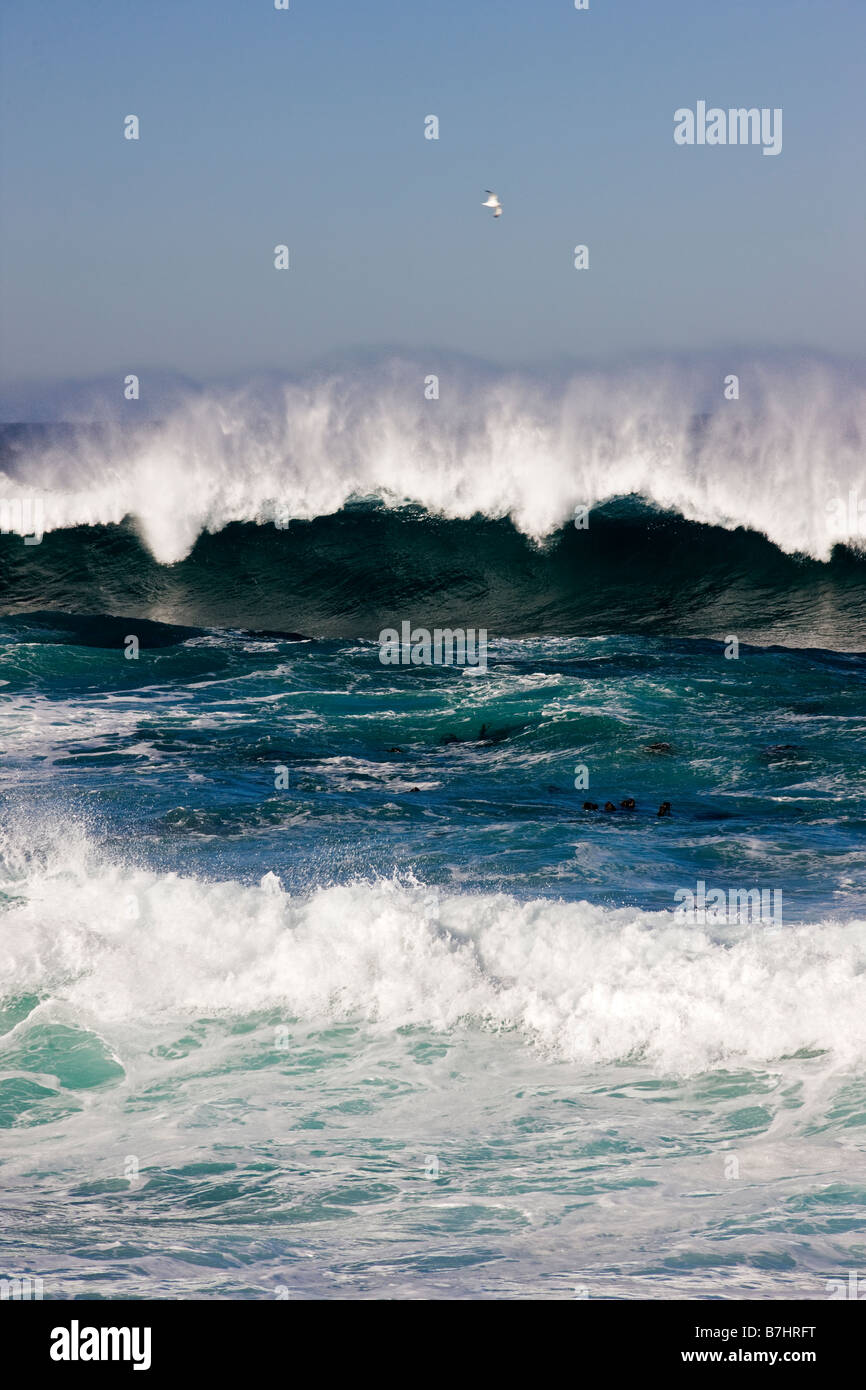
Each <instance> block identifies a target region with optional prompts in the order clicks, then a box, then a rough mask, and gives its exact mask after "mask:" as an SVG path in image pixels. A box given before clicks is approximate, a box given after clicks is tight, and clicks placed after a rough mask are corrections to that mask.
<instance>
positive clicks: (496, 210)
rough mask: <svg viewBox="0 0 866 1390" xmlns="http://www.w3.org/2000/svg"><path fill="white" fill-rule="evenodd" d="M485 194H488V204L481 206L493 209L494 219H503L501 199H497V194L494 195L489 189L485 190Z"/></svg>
mask: <svg viewBox="0 0 866 1390" xmlns="http://www.w3.org/2000/svg"><path fill="white" fill-rule="evenodd" d="M485 192H486V194H487V202H486V203H482V204H481V206H482V207H483V208H492V209H493V216H494V217H501V216H502V204H501V203H500V201H499V199H498V198H497V196H496V194H495V193H492V192H491V190H490V189H489V188H487V189H485Z"/></svg>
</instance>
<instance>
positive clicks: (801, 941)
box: [0, 825, 866, 1075]
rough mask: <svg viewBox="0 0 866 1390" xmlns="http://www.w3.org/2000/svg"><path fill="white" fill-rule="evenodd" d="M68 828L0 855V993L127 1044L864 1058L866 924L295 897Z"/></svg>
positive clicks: (380, 889)
mask: <svg viewBox="0 0 866 1390" xmlns="http://www.w3.org/2000/svg"><path fill="white" fill-rule="evenodd" d="M58 830H59V831H60V832H61V833H60V834H58V839H57V840H56V841H55V848H54V849H52V850H51V851H49V852H48V853H46V854H43V855H37V854H34V853H33V852H32V850H31V848H30V844H29V842H28V840H27V839H26V838H25V839H14V840H13V839H10V838H9V837H7V838H6V841H5V844H4V846H3V855H2V865H3V867H2V880H3V881H0V892H2V893H4V894H6V895H8V898H9V901H7V903H6V905H5V910H4V911H3V912H2V913H0V922H2V937H3V947H4V949H3V954H2V964H0V997H6V998H9V997H14V996H20V995H24V994H39V995H40V996H42V997H43V999H44V1003H43V1005H41V1006H40V1007H41V1008H42V1010H43V1011H47V1012H48V1013H50V1014H51V1015H52V1016H55V1017H60V1018H61V1019H64V1020H65V1021H74V1022H76V1023H79V1024H81V1025H82V1026H84V1027H87V1028H91V1029H93V1030H95V1031H97V1032H99V1033H101V1035H102V1036H103V1037H105V1038H106V1039H107V1040H108V1041H110V1042H111V1043H112V1044H113V1045H118V1046H120V1047H121V1050H124V1051H125V1050H126V1048H127V1047H128V1046H132V1048H133V1050H135V1038H136V1036H138V1035H140V1038H139V1040H140V1041H141V1042H145V1041H147V1042H148V1044H149V1043H152V1039H153V1032H154V1030H157V1031H158V1030H160V1028H161V1027H162V1025H170V1024H172V1023H175V1022H177V1021H182V1020H189V1019H194V1018H197V1017H204V1016H213V1015H214V1014H224V1015H234V1016H237V1015H244V1014H253V1013H256V1012H258V1011H262V1010H273V1009H277V1008H278V1009H281V1010H283V1011H284V1013H285V1016H286V1017H295V1018H298V1019H300V1020H301V1021H302V1022H306V1023H327V1022H333V1021H339V1020H355V1021H359V1022H362V1023H364V1024H365V1025H367V1026H369V1027H370V1028H371V1029H372V1030H373V1031H374V1032H375V1031H383V1032H393V1031H394V1030H396V1029H398V1028H401V1027H405V1026H407V1025H422V1026H426V1027H429V1028H433V1029H435V1030H439V1031H443V1032H445V1031H453V1030H458V1031H459V1030H466V1029H469V1030H470V1031H471V1030H475V1029H478V1028H479V1027H480V1028H482V1029H483V1030H485V1031H489V1030H494V1031H497V1030H502V1029H506V1030H515V1031H516V1033H517V1035H518V1036H520V1037H521V1038H522V1039H523V1040H524V1042H525V1044H526V1045H527V1046H528V1047H529V1048H530V1049H532V1050H536V1051H539V1052H541V1053H542V1054H545V1055H548V1056H550V1057H551V1058H552V1059H559V1060H568V1061H574V1062H580V1063H586V1064H590V1063H591V1064H597V1063H608V1062H614V1061H617V1060H622V1059H627V1058H631V1059H633V1060H634V1059H638V1058H639V1059H641V1060H642V1061H644V1062H646V1063H648V1064H651V1065H652V1066H653V1067H654V1068H656V1069H659V1070H661V1071H663V1072H666V1073H669V1074H680V1075H685V1074H694V1073H696V1072H700V1071H703V1070H705V1069H707V1068H712V1067H715V1066H719V1065H730V1064H731V1063H735V1062H743V1063H747V1062H748V1063H767V1062H770V1061H773V1060H774V1059H778V1058H780V1057H782V1056H785V1055H788V1056H790V1055H791V1054H792V1053H795V1052H797V1051H799V1050H800V1049H812V1050H816V1049H818V1050H825V1051H826V1053H827V1054H828V1058H827V1060H828V1061H831V1062H832V1063H833V1064H837V1063H838V1064H840V1065H848V1064H851V1063H854V1062H856V1061H857V1060H858V1059H860V1058H862V1057H863V1056H864V1055H866V1010H864V988H863V982H864V978H866V975H864V971H866V923H863V922H852V923H847V924H840V923H833V922H825V923H818V924H813V925H801V926H796V927H787V928H783V929H782V930H780V931H778V932H772V931H769V932H768V931H767V930H766V929H765V928H762V927H760V926H756V927H742V928H735V929H732V928H726V929H725V931H724V932H722V933H719V932H718V931H716V930H715V929H713V928H704V927H699V926H686V925H682V924H679V923H676V922H675V921H674V920H673V918H672V916H671V915H670V914H666V913H651V914H650V913H643V912H639V911H637V910H633V909H627V908H620V909H605V908H602V907H597V906H591V905H589V904H586V903H563V902H557V901H550V900H540V901H534V902H528V903H521V902H519V901H517V900H516V899H514V898H511V897H508V896H505V895H502V894H497V895H484V896H470V895H448V894H443V895H442V896H441V897H437V896H436V895H435V894H431V893H430V892H429V891H428V890H427V889H425V888H424V887H423V886H422V885H415V884H413V883H411V882H409V883H406V882H402V883H400V882H377V883H366V882H359V883H355V884H349V885H345V886H340V887H332V888H323V889H320V890H318V891H316V892H314V893H313V894H312V895H311V896H309V897H293V896H292V895H291V894H289V893H286V892H285V891H284V890H283V888H282V886H281V885H280V883H279V880H277V879H276V878H275V877H274V876H273V875H270V876H266V877H265V879H264V880H263V883H262V885H261V886H244V885H242V884H239V883H237V882H216V883H208V882H202V881H199V880H197V879H195V878H181V877H178V876H176V875H174V874H168V875H159V874H155V873H153V872H150V871H144V870H138V869H132V868H124V867H123V866H120V865H118V864H113V863H111V862H110V861H108V860H107V859H106V858H105V857H104V856H103V854H102V852H101V851H98V850H97V849H96V848H94V846H93V845H92V844H91V843H90V842H89V841H88V839H87V837H86V835H85V834H84V833H82V832H81V831H80V830H76V829H75V827H74V826H68V825H67V826H65V827H62V828H60V827H58ZM61 836H62V838H61ZM61 843H62V846H63V847H62V848H60V844H61Z"/></svg>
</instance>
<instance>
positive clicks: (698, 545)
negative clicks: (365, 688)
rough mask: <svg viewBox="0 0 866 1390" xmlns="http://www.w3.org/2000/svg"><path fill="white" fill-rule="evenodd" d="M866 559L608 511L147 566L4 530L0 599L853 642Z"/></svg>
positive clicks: (262, 533)
mask: <svg viewBox="0 0 866 1390" xmlns="http://www.w3.org/2000/svg"><path fill="white" fill-rule="evenodd" d="M864 595H866V560H864V559H863V558H862V557H858V556H857V555H856V554H854V553H853V552H850V551H847V550H844V549H842V548H837V550H836V552H835V554H834V557H833V559H832V560H831V561H830V562H827V563H821V562H818V561H816V560H808V559H803V558H796V557H793V556H790V555H786V554H784V553H783V552H781V551H780V550H778V549H777V548H776V547H775V546H774V545H773V544H772V543H771V542H770V541H768V540H766V539H765V538H764V537H762V536H759V535H757V534H756V533H754V532H749V531H745V530H735V531H726V530H722V529H720V528H717V527H710V526H702V525H698V524H697V523H691V522H687V521H684V520H683V519H682V518H678V517H675V516H671V515H667V514H661V513H659V512H656V511H653V510H650V509H648V508H646V507H645V506H642V505H641V504H639V503H637V502H631V503H629V502H620V503H616V504H614V503H609V504H607V505H606V506H604V507H601V508H598V509H596V510H595V511H593V512H592V513H591V517H590V525H589V527H588V529H586V530H578V529H576V528H575V527H574V526H570V527H568V528H566V529H563V530H561V531H560V532H558V533H557V534H556V535H555V536H554V537H552V538H551V539H550V540H549V541H548V542H546V543H545V544H543V545H538V544H534V543H533V542H531V541H529V540H528V539H527V538H526V537H524V536H522V535H521V534H520V533H519V532H517V531H516V530H515V529H514V527H513V526H512V525H511V523H510V522H508V521H489V520H481V519H476V520H473V521H455V520H450V521H449V520H442V519H437V518H433V517H430V516H428V515H426V514H425V513H423V512H419V511H418V510H417V509H404V510H403V511H400V512H391V511H386V510H385V509H382V508H370V507H366V508H364V507H356V508H350V509H347V510H345V511H342V512H340V513H338V514H337V515H335V516H329V517H321V518H319V519H317V520H316V521H312V522H299V521H295V522H291V523H289V524H288V525H287V527H286V528H285V529H283V530H281V529H278V528H276V527H274V526H271V525H267V526H253V525H249V524H239V523H234V524H232V525H229V526H227V527H226V528H225V529H224V530H222V531H220V532H218V533H217V534H216V535H210V534H204V535H202V536H201V537H200V538H199V539H198V541H197V543H196V545H195V547H194V549H193V551H192V553H191V554H190V555H189V556H188V558H187V559H185V560H182V561H180V562H179V563H177V564H173V565H169V566H166V565H160V564H158V563H157V562H156V561H155V560H154V558H153V557H152V555H151V554H150V553H149V551H148V550H147V549H146V548H144V547H143V546H142V544H141V543H140V541H139V540H138V538H137V535H136V532H135V529H134V527H133V526H132V524H125V525H123V526H117V527H106V526H99V527H88V528H77V529H74V530H72V531H58V532H52V533H50V534H47V535H46V536H45V537H44V538H43V540H42V542H41V544H40V545H38V546H32V547H26V546H24V545H23V543H22V540H21V538H20V537H19V536H0V607H2V610H3V611H5V612H7V613H20V612H25V611H28V610H38V609H49V610H63V611H66V612H69V613H75V614H79V615H83V614H90V615H98V614H106V613H107V614H116V615H121V616H124V617H127V616H128V617H136V618H142V619H144V618H146V619H151V620H159V621H164V622H169V623H174V624H186V625H192V626H197V627H225V628H244V629H254V630H260V629H270V630H277V631H287V630H288V631H295V632H301V633H305V634H307V635H310V636H318V637H368V638H370V637H376V636H377V635H378V633H379V632H380V631H381V629H382V628H384V627H388V626H392V625H393V624H394V623H395V622H398V623H399V621H400V620H402V619H403V618H405V617H408V618H409V619H410V620H411V621H413V622H417V623H419V624H421V625H423V626H427V627H431V628H432V627H434V626H448V625H450V624H455V625H460V626H470V627H475V628H479V627H483V628H486V629H487V631H488V633H489V634H490V635H491V636H503V637H506V636H508V637H520V636H530V635H542V634H550V635H558V636H578V635H591V634H597V633H610V632H622V633H638V632H648V633H669V634H673V635H684V636H685V635H687V636H705V637H717V638H722V637H725V636H726V635H727V634H728V633H729V632H733V633H736V634H737V635H738V636H739V637H740V639H741V640H745V641H751V642H754V643H759V644H767V643H773V642H778V643H787V644H790V645H798V646H803V645H806V646H815V647H827V648H832V649H835V650H839V651H852V650H855V651H856V650H862V649H864V648H866V606H864V602H863V600H864Z"/></svg>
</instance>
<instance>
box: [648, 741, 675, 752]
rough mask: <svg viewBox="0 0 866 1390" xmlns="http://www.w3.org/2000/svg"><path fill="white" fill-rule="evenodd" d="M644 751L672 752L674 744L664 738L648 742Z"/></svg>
mask: <svg viewBox="0 0 866 1390" xmlns="http://www.w3.org/2000/svg"><path fill="white" fill-rule="evenodd" d="M644 751H645V752H647V753H672V752H673V751H674V749H673V744H671V743H665V742H664V740H660V741H659V742H658V743H648V744H646V745H645V750H644Z"/></svg>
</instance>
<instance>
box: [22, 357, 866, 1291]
mask: <svg viewBox="0 0 866 1390" xmlns="http://www.w3.org/2000/svg"><path fill="white" fill-rule="evenodd" d="M424 379H425V372H424V368H423V366H422V365H417V366H416V365H413V364H411V363H409V364H407V363H402V362H401V363H396V362H391V363H389V364H387V365H386V367H384V368H382V367H380V368H379V369H377V370H375V371H374V370H373V369H372V368H365V369H363V370H361V369H358V370H353V371H351V372H347V373H346V374H345V375H343V376H339V375H338V376H327V375H325V376H321V377H313V378H309V379H306V380H300V381H292V382H277V381H275V380H269V381H268V382H267V383H266V385H265V386H258V387H256V388H252V387H234V388H232V389H231V390H226V391H224V392H222V393H215V392H204V391H201V392H195V393H192V394H191V395H190V396H189V397H188V398H185V399H183V400H182V401H180V402H179V403H177V404H175V405H173V406H172V408H171V409H170V410H169V411H168V412H167V413H166V415H165V418H164V419H161V420H156V421H151V422H148V423H142V424H134V423H130V422H129V420H128V419H127V420H115V421H113V422H111V423H109V424H105V423H102V424H100V425H98V426H94V425H92V424H85V423H81V422H80V421H79V422H76V423H72V424H67V425H65V426H63V427H59V426H55V425H49V424H45V425H32V424H31V425H27V426H6V427H4V428H3V430H2V435H0V508H2V509H5V510H3V519H4V526H3V529H4V531H5V534H2V535H0V613H2V617H0V748H2V760H0V793H2V813H0V1047H2V1058H0V1183H2V1187H3V1194H4V1195H3V1206H4V1220H3V1223H2V1226H0V1272H3V1271H6V1272H7V1277H11V1276H12V1275H15V1276H19V1277H23V1276H28V1277H30V1278H32V1279H41V1280H42V1281H43V1286H44V1297H45V1298H79V1299H93V1298H109V1299H130V1298H136V1299H141V1298H144V1299H153V1298H179V1299H200V1298H212V1299H261V1298H277V1299H280V1298H363V1299H370V1298H410V1299H416V1298H461V1299H473V1298H481V1299H491V1298H515V1297H521V1298H541V1299H544V1298H578V1299H584V1298H590V1299H591V1298H626V1299H641V1298H657V1299H689V1298H695V1299H706V1298H720V1299H732V1298H734V1299H736V1298H766V1299H775V1298H798V1299H823V1298H828V1297H831V1296H833V1290H834V1289H836V1288H837V1287H838V1285H837V1283H836V1282H834V1281H844V1282H845V1283H846V1285H847V1283H848V1280H849V1274H850V1272H851V1271H856V1270H858V1268H859V1269H861V1270H862V1269H863V1266H864V1262H866V1239H864V1229H866V1227H864V1217H866V1178H864V1162H863V1147H864V1127H866V1008H864V979H866V883H864V876H863V872H862V868H863V854H864V830H866V798H864V791H866V780H864V772H863V768H864V763H866V698H864V696H866V615H864V606H863V599H864V594H866V558H864V555H863V550H862V539H863V538H862V531H866V516H864V512H866V500H864V507H863V508H861V507H860V501H859V493H858V491H857V489H858V488H859V487H860V486H861V485H862V441H863V437H864V428H863V422H864V420H866V410H864V400H866V391H864V386H863V383H862V381H861V380H858V379H856V377H855V376H854V375H853V374H852V373H850V372H843V371H841V369H839V368H832V367H830V366H828V365H827V364H822V363H810V364H807V365H806V366H803V367H800V368H798V369H796V370H795V369H793V368H791V367H790V366H785V367H780V366H775V367H774V366H771V365H768V364H762V365H759V366H756V367H755V368H754V371H753V374H752V376H751V378H749V380H750V381H751V382H752V390H751V392H750V393H745V392H744V397H746V398H745V399H742V400H740V401H736V402H733V401H731V402H727V401H724V402H722V401H720V402H719V403H718V404H713V403H712V402H711V401H709V400H708V399H705V396H704V395H702V394H701V390H702V389H703V388H701V390H699V389H698V388H697V386H696V385H695V382H694V381H692V380H691V379H689V380H688V381H687V382H686V384H685V385H684V384H683V381H682V379H681V377H680V376H678V375H677V373H676V372H675V371H674V370H673V369H671V370H669V371H665V372H656V374H655V375H653V374H652V373H651V372H650V371H649V369H640V370H638V369H635V370H634V371H633V372H626V373H621V374H619V375H611V374H604V373H584V374H582V375H581V374H578V375H576V376H573V377H569V378H568V379H566V380H564V381H563V382H560V383H551V382H550V381H545V382H539V381H538V380H529V379H527V378H518V377H516V376H501V375H495V374H492V375H489V376H486V377H482V378H481V379H479V380H474V381H472V382H471V383H467V384H464V385H463V386H461V388H460V390H459V391H457V390H455V392H454V393H453V398H452V399H450V400H449V399H448V393H447V392H446V391H445V389H444V386H443V394H442V399H441V400H425V397H424V392H423V382H424ZM744 380H746V377H744ZM719 394H720V393H719ZM16 508H17V510H16ZM16 517H17V518H18V521H17V523H16ZM16 528H17V529H16ZM28 538H29V540H30V542H32V543H27V540H28ZM406 622H408V623H409V624H410V626H411V629H412V630H415V629H421V628H427V629H431V630H432V629H434V628H437V627H438V628H449V629H455V628H464V629H472V630H473V631H474V632H476V633H480V632H483V633H484V634H485V652H486V658H485V660H484V662H483V663H481V664H480V665H477V664H476V665H475V666H469V665H459V664H438V665H436V664H423V663H421V664H413V663H412V662H411V660H407V661H406V662H405V663H400V664H388V663H385V662H383V661H382V660H381V656H382V649H381V646H380V640H379V639H380V636H381V633H382V632H383V631H384V630H386V629H389V628H393V629H396V630H400V629H401V624H403V623H406ZM632 799H633V801H634V806H633V807H624V806H623V805H622V803H623V802H624V801H626V802H628V801H630V800H632ZM585 802H588V803H590V807H592V806H597V807H598V808H599V809H585V807H584V803H585ZM606 803H611V804H612V805H613V807H614V809H612V810H609V811H606V810H604V809H603V808H604V806H605V804H606ZM663 803H669V804H670V814H668V815H661V816H660V815H659V814H658V811H659V808H660V807H661V806H662V805H663Z"/></svg>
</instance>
